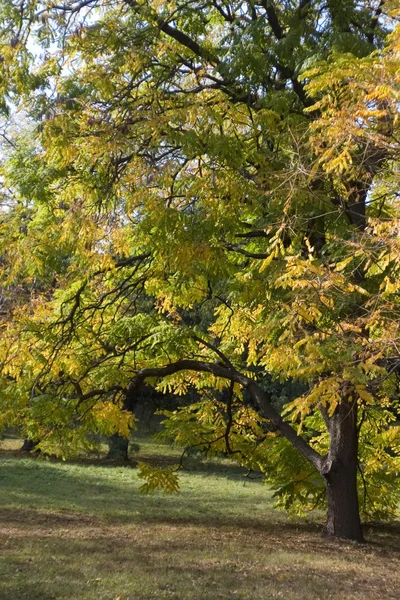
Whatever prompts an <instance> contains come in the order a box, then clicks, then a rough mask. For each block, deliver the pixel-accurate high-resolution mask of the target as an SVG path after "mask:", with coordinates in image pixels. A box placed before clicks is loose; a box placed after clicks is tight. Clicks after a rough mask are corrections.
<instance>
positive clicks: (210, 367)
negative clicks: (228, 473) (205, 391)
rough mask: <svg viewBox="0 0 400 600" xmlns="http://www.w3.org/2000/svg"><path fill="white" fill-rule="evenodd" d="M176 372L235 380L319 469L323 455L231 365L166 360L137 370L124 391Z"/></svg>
mask: <svg viewBox="0 0 400 600" xmlns="http://www.w3.org/2000/svg"><path fill="white" fill-rule="evenodd" d="M180 371H196V372H198V373H211V374H212V375H214V376H215V377H221V378H222V379H228V380H229V381H231V382H235V383H239V384H240V385H241V386H243V387H244V388H245V389H247V390H248V392H249V393H250V395H251V396H252V398H253V400H254V401H255V403H256V404H257V406H258V409H259V412H260V415H261V416H262V417H264V418H266V419H268V420H269V421H271V423H272V424H273V425H274V426H275V427H276V429H277V430H278V431H279V432H280V433H281V434H282V435H283V436H284V437H285V438H286V439H287V440H288V441H289V442H290V443H291V444H293V446H294V447H295V448H296V449H297V450H298V451H299V452H300V454H302V456H304V458H305V459H306V460H308V461H309V462H310V463H311V464H312V465H313V466H314V467H315V468H316V469H317V470H318V471H321V470H322V469H323V465H324V463H325V461H326V457H325V456H322V455H321V454H319V453H318V452H316V451H315V450H314V449H313V448H312V447H311V446H310V445H309V444H308V443H307V442H306V441H305V440H304V439H303V438H302V437H300V436H299V435H297V433H296V431H295V430H294V429H293V427H292V426H291V425H290V424H289V423H287V422H286V421H284V420H283V418H282V416H281V415H280V414H279V412H278V411H277V410H276V409H275V408H274V406H273V405H272V404H271V402H270V401H269V399H268V397H267V395H266V393H265V392H264V391H263V390H262V389H261V387H260V386H259V385H258V383H257V382H256V381H254V380H253V379H250V378H249V377H247V376H246V375H243V373H240V372H239V371H237V370H236V369H235V368H234V367H227V366H224V365H221V364H218V363H211V362H206V361H200V360H191V359H183V360H179V361H177V362H175V363H170V364H168V365H165V366H164V367H149V368H145V369H141V370H140V371H138V373H137V374H136V376H135V377H134V378H133V380H132V381H131V383H130V384H129V386H128V388H127V393H129V394H133V393H135V391H136V390H137V389H139V388H140V387H141V386H142V385H143V384H144V382H145V381H146V379H148V378H150V377H156V378H163V377H167V376H168V375H174V374H175V373H178V372H180Z"/></svg>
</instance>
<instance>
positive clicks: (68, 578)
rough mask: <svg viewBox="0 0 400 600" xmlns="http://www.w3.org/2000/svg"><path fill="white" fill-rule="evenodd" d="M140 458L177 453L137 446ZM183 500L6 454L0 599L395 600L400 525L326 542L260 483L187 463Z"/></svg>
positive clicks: (2, 458)
mask: <svg viewBox="0 0 400 600" xmlns="http://www.w3.org/2000/svg"><path fill="white" fill-rule="evenodd" d="M140 446H141V451H140V454H141V456H140V458H141V459H144V460H145V459H146V458H149V457H150V458H153V460H154V459H155V457H158V458H159V459H161V460H163V461H165V462H169V461H172V462H175V461H176V457H177V456H178V451H177V450H174V449H172V448H170V447H169V446H162V445H156V444H154V443H153V442H151V441H149V440H140ZM191 465H192V467H193V470H192V471H190V472H186V473H184V474H183V475H182V491H181V493H179V494H178V495H173V496H164V495H163V494H161V493H154V494H151V495H149V496H143V495H141V494H140V493H139V492H138V488H139V486H140V485H141V483H142V482H141V481H140V480H139V479H138V478H137V474H136V470H135V469H134V468H129V467H113V466H109V465H106V464H104V463H101V462H100V463H98V464H94V463H93V462H92V463H90V462H87V463H81V464H78V463H62V462H55V461H44V460H38V459H35V458H31V457H23V456H20V455H18V454H17V453H16V452H13V451H12V444H11V445H10V443H7V442H3V443H2V444H0V598H1V600H17V599H28V600H56V599H57V600H58V599H69V600H72V599H73V600H147V599H153V598H154V599H158V600H164V599H176V600H178V599H179V600H189V599H191V600H218V599H226V600H228V599H229V600H230V599H246V600H261V599H262V600H267V599H275V598H285V599H287V600H291V599H293V600H294V599H296V600H302V599H304V600H306V599H307V600H313V599H317V598H320V599H322V598H323V599H324V600H325V599H335V600H336V599H337V600H339V599H340V600H356V599H360V600H361V599H362V600H369V599H370V600H372V599H388V600H389V599H393V600H394V599H398V598H399V590H400V535H399V534H400V527H398V526H392V527H385V528H378V527H371V526H370V527H368V528H367V539H368V541H369V543H368V544H365V545H364V546H354V545H352V544H346V543H339V542H330V541H327V540H324V539H323V538H322V537H321V535H320V530H321V527H320V522H318V516H316V517H315V518H314V520H312V521H308V522H306V521H300V520H293V519H289V518H288V517H286V516H285V515H284V514H283V513H282V512H278V511H276V510H274V509H273V508H272V507H271V499H270V493H269V492H268V489H267V488H266V486H265V485H263V484H262V483H261V482H260V481H259V480H255V481H250V480H248V479H244V478H243V471H241V470H240V469H238V468H235V467H233V466H231V465H230V464H229V463H227V462H226V461H218V462H214V463H210V462H204V461H200V460H195V459H191Z"/></svg>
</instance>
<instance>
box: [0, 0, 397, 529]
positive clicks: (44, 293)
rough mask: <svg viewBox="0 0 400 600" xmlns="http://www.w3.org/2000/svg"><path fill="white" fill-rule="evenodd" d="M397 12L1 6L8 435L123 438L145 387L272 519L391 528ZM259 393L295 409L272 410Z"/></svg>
mask: <svg viewBox="0 0 400 600" xmlns="http://www.w3.org/2000/svg"><path fill="white" fill-rule="evenodd" d="M399 15H400V11H399V9H398V6H397V3H396V2H390V1H389V0H388V1H373V0H368V1H367V0H365V1H355V0H346V1H345V2H343V1H338V0H328V1H325V2H320V1H316V0H297V1H294V0H293V1H292V0H287V1H282V2H279V1H274V2H272V1H269V0H262V1H261V0H260V1H259V2H230V1H225V0H221V1H219V0H213V1H210V0H205V1H204V2H198V1H196V0H195V1H190V0H189V1H188V2H158V1H157V0H146V1H140V2H136V1H134V0H113V1H109V0H108V1H107V0H83V1H81V2H73V1H70V0H67V1H66V2H64V3H61V4H59V3H57V2H52V1H46V2H39V1H37V0H30V1H25V2H23V1H17V0H6V1H5V2H3V4H2V7H1V9H0V16H1V19H2V20H3V22H4V23H5V26H4V27H3V29H2V31H1V33H0V44H1V45H0V90H1V92H2V95H3V99H2V104H1V107H2V111H3V114H4V119H10V118H12V119H13V120H14V121H15V120H17V119H18V114H19V113H18V112H17V113H16V112H15V111H16V110H22V108H23V110H24V111H25V112H26V113H27V114H28V115H29V117H30V119H31V120H32V122H33V124H34V125H33V127H34V134H32V133H30V134H25V135H21V134H18V135H17V134H16V135H15V136H14V137H13V139H12V140H9V139H8V138H7V139H8V142H9V145H8V147H7V154H8V156H7V160H4V161H3V162H4V166H3V190H2V195H3V203H4V208H3V210H2V212H1V222H0V226H1V231H2V237H1V261H2V263H1V278H2V285H3V289H4V290H5V292H4V293H5V294H6V293H8V294H9V295H10V297H13V298H14V299H13V301H11V300H10V302H9V304H10V305H9V307H8V309H7V310H6V311H5V315H4V318H3V322H2V324H1V326H2V342H1V350H0V352H1V361H2V382H1V389H2V399H1V403H2V406H3V408H2V416H1V418H2V420H3V421H4V423H14V422H18V423H20V424H21V423H22V424H23V427H24V429H25V432H26V434H27V435H28V436H30V437H31V438H33V439H37V440H40V446H41V447H42V449H43V450H45V451H52V452H53V451H55V448H58V449H59V451H60V452H64V453H65V452H67V451H68V449H71V448H73V449H75V450H77V449H79V448H80V447H82V446H87V445H88V444H89V445H90V444H91V443H92V442H91V438H90V436H89V437H88V435H87V434H88V433H90V432H93V431H101V432H103V433H106V434H112V433H119V434H122V435H127V434H128V431H129V427H131V426H132V415H131V414H130V413H128V412H126V411H124V410H123V408H124V402H125V400H126V397H127V395H128V396H129V395H132V394H133V395H134V394H135V393H137V390H138V388H139V386H140V385H141V384H142V383H143V382H144V381H147V382H150V383H152V384H153V385H155V386H158V388H159V389H167V390H170V391H174V392H175V393H177V394H185V393H186V392H187V390H188V389H189V387H191V386H194V387H196V388H197V390H198V391H199V393H200V394H201V397H200V400H199V402H197V403H195V404H193V405H192V406H189V407H186V408H184V409H182V410H181V411H178V412H174V413H173V414H170V415H169V420H168V422H167V424H166V432H167V434H168V435H170V436H173V437H175V439H176V440H177V441H178V442H180V443H182V444H186V445H194V444H197V445H199V447H200V448H203V449H204V450H209V451H211V450H213V449H214V450H215V451H225V452H228V453H229V454H230V455H231V456H232V458H234V459H235V460H238V461H239V462H241V463H242V464H245V465H247V466H248V467H250V468H260V469H261V470H263V471H264V472H265V473H266V475H267V478H268V480H269V481H270V483H271V484H272V485H273V486H274V488H275V490H276V492H277V497H278V500H279V501H280V502H281V504H282V505H284V506H285V507H286V508H292V509H294V510H303V509H304V508H311V507H313V506H325V505H326V503H327V504H328V524H327V531H328V533H329V534H331V535H339V536H344V537H350V538H353V539H361V538H362V533H361V528H360V521H359V510H361V512H362V514H363V516H364V518H372V519H375V518H390V517H391V516H393V514H394V512H395V511H396V507H397V504H398V501H399V494H400V489H399V486H398V479H397V474H398V471H399V467H400V437H399V429H398V427H397V420H398V417H399V397H398V385H399V373H400V371H399V364H400V363H399V360H400V355H399V350H398V343H399V342H398V337H399V325H400V322H399V308H400V306H399V285H400V284H399V281H400V278H399V266H400V262H399V252H400V246H399V225H398V223H399V217H400V214H399V198H398V181H399V162H398V161H399V141H398V140H399V138H398V135H399V132H398V128H399V124H398V102H399V78H400V57H399V52H400V37H399V35H400V29H399V26H398V18H399ZM16 107H17V108H16ZM15 290H22V291H21V292H20V295H19V297H18V299H16V298H15ZM13 291H14V295H13ZM266 376H268V377H272V378H275V379H277V380H280V381H281V382H287V381H293V380H295V381H298V382H301V383H302V385H303V386H304V389H305V390H306V391H305V392H304V393H303V394H301V395H300V396H298V397H297V398H295V399H294V400H292V401H291V402H290V403H288V404H287V405H286V406H285V408H284V411H283V412H282V411H281V410H280V407H277V405H276V404H274V402H273V401H272V399H271V393H270V391H269V388H268V386H266V385H265V377H266ZM263 382H264V383H263ZM146 473H147V475H146ZM143 475H144V476H145V477H146V476H147V477H148V478H150V480H151V481H152V482H153V483H154V484H157V483H160V482H161V483H162V482H164V484H165V485H166V486H167V487H168V486H170V487H172V488H173V487H175V479H174V476H173V474H170V477H169V478H168V477H165V473H164V474H160V475H159V477H158V476H157V473H155V471H154V470H153V471H151V470H150V471H149V472H147V470H146V468H144V471H143ZM356 481H358V492H357V485H356ZM165 482H166V483H165ZM148 485H150V487H151V484H148Z"/></svg>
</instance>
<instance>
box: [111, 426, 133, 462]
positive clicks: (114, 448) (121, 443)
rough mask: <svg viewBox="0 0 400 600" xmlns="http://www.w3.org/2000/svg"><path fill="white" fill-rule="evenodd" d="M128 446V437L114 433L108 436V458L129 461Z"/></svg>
mask: <svg viewBox="0 0 400 600" xmlns="http://www.w3.org/2000/svg"><path fill="white" fill-rule="evenodd" d="M128 446H129V440H128V439H126V438H124V437H121V436H120V435H118V434H117V433H114V434H113V435H111V436H110V437H109V438H108V454H107V457H106V458H108V459H110V460H115V461H120V462H122V461H123V462H126V461H128V460H129V456H128Z"/></svg>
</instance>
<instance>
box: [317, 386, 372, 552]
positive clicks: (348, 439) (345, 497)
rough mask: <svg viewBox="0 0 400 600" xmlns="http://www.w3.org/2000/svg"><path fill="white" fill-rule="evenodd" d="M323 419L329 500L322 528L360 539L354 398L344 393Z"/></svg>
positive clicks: (325, 473) (332, 534)
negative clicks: (327, 441)
mask: <svg viewBox="0 0 400 600" xmlns="http://www.w3.org/2000/svg"><path fill="white" fill-rule="evenodd" d="M326 421H327V424H328V429H329V434H330V449H329V454H328V458H327V461H326V462H325V464H324V466H323V468H322V469H321V474H322V476H323V478H324V481H325V487H326V498H327V504H328V515H327V522H326V529H325V531H326V534H327V535H328V536H331V537H339V538H347V539H350V540H354V541H357V542H362V541H364V538H363V533H362V528H361V521H360V511H359V503H358V494H357V464H358V457H357V454H358V430H357V402H356V401H354V400H352V399H351V398H348V397H346V396H345V397H344V398H343V400H342V402H341V403H340V405H339V406H338V407H337V409H336V411H335V413H334V415H333V416H332V417H327V418H326Z"/></svg>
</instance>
